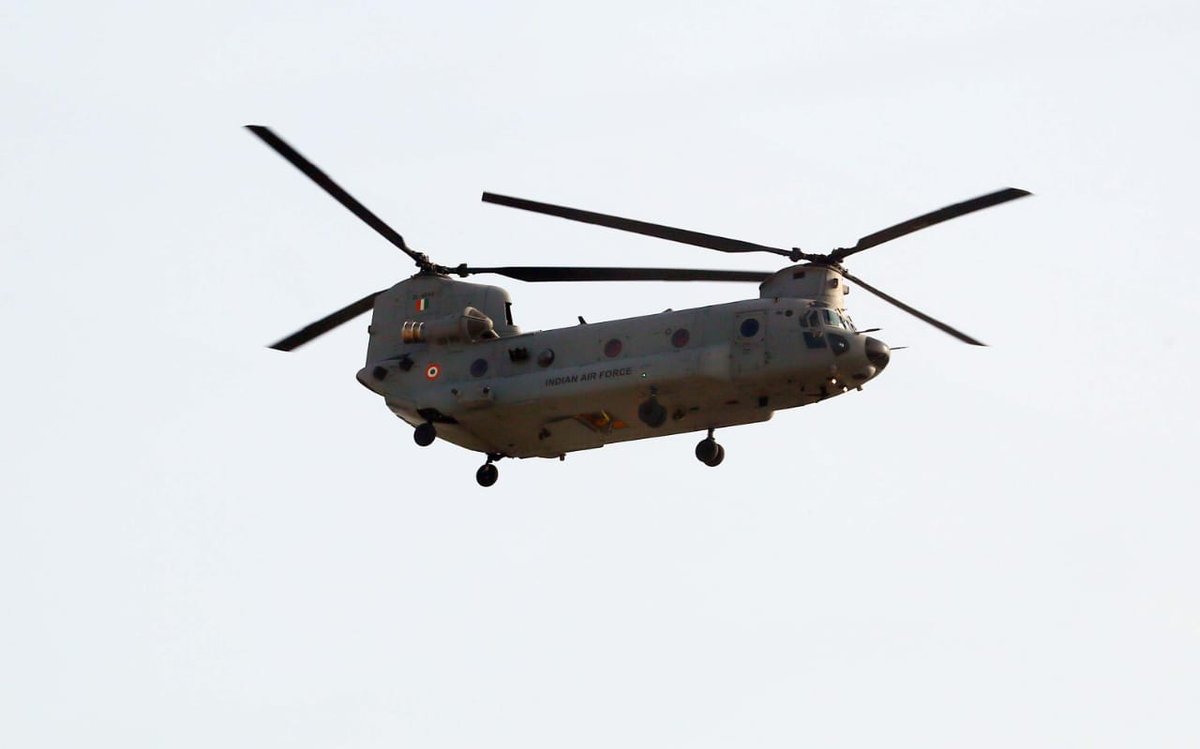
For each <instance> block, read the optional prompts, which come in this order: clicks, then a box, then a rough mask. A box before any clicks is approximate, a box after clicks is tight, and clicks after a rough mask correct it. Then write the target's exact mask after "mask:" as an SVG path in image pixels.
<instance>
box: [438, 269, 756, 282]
mask: <svg viewBox="0 0 1200 749" xmlns="http://www.w3.org/2000/svg"><path fill="white" fill-rule="evenodd" d="M451 272H453V273H460V274H462V275H469V274H474V273H495V274H497V275H501V276H508V277H509V278H516V279H518V280H520V281H532V282H538V281H742V282H747V281H749V282H753V283H762V282H763V281H765V280H767V279H768V278H770V277H771V276H772V275H774V274H772V273H768V272H764V271H751V270H699V269H695V268H546V267H542V266H530V267H522V266H508V267H503V268H454V269H451Z"/></svg>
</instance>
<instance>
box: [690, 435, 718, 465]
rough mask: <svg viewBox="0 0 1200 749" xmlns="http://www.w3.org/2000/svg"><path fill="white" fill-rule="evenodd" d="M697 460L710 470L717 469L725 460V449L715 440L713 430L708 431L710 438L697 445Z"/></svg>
mask: <svg viewBox="0 0 1200 749" xmlns="http://www.w3.org/2000/svg"><path fill="white" fill-rule="evenodd" d="M696 460H699V461H700V462H701V463H703V464H704V465H706V466H708V467H709V468H716V467H717V466H719V465H721V461H723V460H725V448H724V447H722V446H721V445H719V444H717V441H716V440H715V439H713V430H712V429H709V430H708V436H707V437H705V438H704V439H702V440H700V441H699V442H698V443H696Z"/></svg>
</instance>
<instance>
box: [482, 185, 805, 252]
mask: <svg viewBox="0 0 1200 749" xmlns="http://www.w3.org/2000/svg"><path fill="white" fill-rule="evenodd" d="M483 202H485V203H495V204H496V205H504V206H508V207H509V208H520V209H521V210H524V211H533V212H534V213H545V214H547V215H550V216H558V217H559V218H565V219H570V220H571V221H582V222H583V223H585V224H595V225H597V226H607V227H608V228H610V229H620V230H621V231H628V232H633V233H634V234H645V235H646V236H648V237H658V238H659V239H669V240H671V241H672V242H681V243H683V244H690V245H694V246H696V247H706V248H708V249H710V250H720V251H721V252H770V253H773V254H775V255H783V256H784V257H790V256H791V253H790V252H788V251H787V250H782V249H780V248H778V247H767V246H766V245H761V244H754V243H753V242H743V241H742V240H740V239H729V238H727V237H718V236H716V235H715V234H702V233H700V232H697V231H688V230H687V229H676V228H674V227H671V226H663V225H661V224H651V223H647V222H645V221H635V220H633V219H629V218H621V217H620V216H609V215H607V214H604V213H594V212H592V211H581V210H579V209H578V208H566V207H564V206H559V205H550V204H549V203H538V202H536V201H533V200H525V199H524V198H512V197H509V196H507V195H496V194H495V193H490V192H485V193H484V194H483Z"/></svg>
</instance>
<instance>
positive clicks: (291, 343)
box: [268, 290, 383, 351]
mask: <svg viewBox="0 0 1200 749" xmlns="http://www.w3.org/2000/svg"><path fill="white" fill-rule="evenodd" d="M382 293H383V291H382V290H380V291H374V292H371V293H370V294H367V295H366V296H365V297H363V298H362V299H359V300H358V301H357V302H354V303H353V304H348V305H346V306H345V307H342V308H341V309H340V310H338V311H337V312H334V313H333V314H331V315H326V316H325V317H322V318H321V319H320V320H317V321H316V322H314V323H312V324H311V325H306V326H304V327H303V328H301V329H300V330H298V331H296V332H295V333H292V334H291V335H290V336H288V337H287V338H284V339H282V340H280V341H278V342H276V343H272V344H271V345H270V346H269V347H268V348H273V349H275V350H276V351H291V350H293V349H296V348H299V347H300V346H303V345H304V344H306V343H308V342H309V341H311V340H312V339H314V338H316V337H317V336H319V335H322V334H323V333H328V332H329V331H331V330H333V329H334V328H336V327H337V326H339V325H341V324H342V323H344V322H350V321H351V320H353V319H354V318H356V317H358V316H359V315H361V314H362V313H364V312H366V311H367V310H369V309H371V308H372V307H373V306H375V297H377V296H379V295H380V294H382Z"/></svg>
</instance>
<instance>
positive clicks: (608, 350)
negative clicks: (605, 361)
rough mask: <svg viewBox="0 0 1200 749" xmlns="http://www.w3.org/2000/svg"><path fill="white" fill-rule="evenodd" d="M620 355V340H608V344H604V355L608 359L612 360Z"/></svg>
mask: <svg viewBox="0 0 1200 749" xmlns="http://www.w3.org/2000/svg"><path fill="white" fill-rule="evenodd" d="M620 353H621V340H620V339H619V338H610V339H609V341H608V343H606V344H604V355H605V356H607V357H608V358H610V359H611V358H613V357H614V356H617V355H619V354H620Z"/></svg>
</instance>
